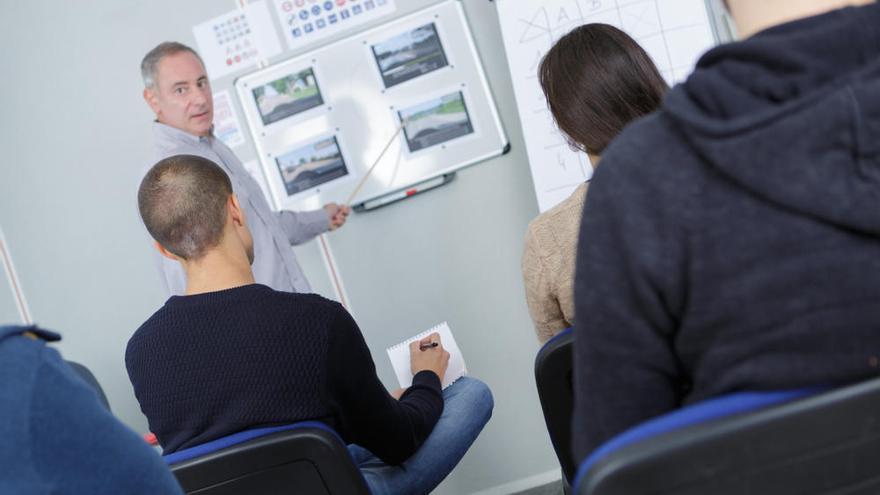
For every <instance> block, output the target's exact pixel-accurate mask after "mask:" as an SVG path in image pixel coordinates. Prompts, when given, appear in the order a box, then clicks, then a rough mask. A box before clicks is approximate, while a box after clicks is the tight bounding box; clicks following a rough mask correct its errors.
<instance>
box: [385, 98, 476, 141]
mask: <svg viewBox="0 0 880 495" xmlns="http://www.w3.org/2000/svg"><path fill="white" fill-rule="evenodd" d="M398 115H399V116H400V119H401V121H402V120H404V119H408V121H407V123H406V126H404V128H403V133H404V135H405V136H406V144H407V146H408V147H409V150H410V151H411V152H412V151H418V150H420V149H423V148H427V147H429V146H434V145H437V144H440V143H445V142H446V141H449V140H451V139H455V138H457V137H460V136H464V135H466V134H470V133H472V132H474V126H473V125H472V124H471V119H470V117H469V116H468V112H467V107H466V106H465V104H464V96H463V95H462V94H461V91H456V92H455V93H450V94H448V95H445V96H441V97H440V98H437V99H434V100H431V101H427V102H425V103H421V104H419V105H416V106H414V107H410V108H406V109H404V110H401V111H400V112H398Z"/></svg>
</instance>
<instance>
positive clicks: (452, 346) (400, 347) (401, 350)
mask: <svg viewBox="0 0 880 495" xmlns="http://www.w3.org/2000/svg"><path fill="white" fill-rule="evenodd" d="M434 332H437V333H439V334H440V343H441V344H442V345H443V348H444V349H446V351H447V352H449V366H448V367H447V368H446V376H444V377H443V388H444V389H445V388H446V387H448V386H450V385H452V383H453V382H454V381H455V380H458V379H459V378H461V377H462V376H464V375H466V374H467V367H466V366H465V364H464V356H462V355H461V349H459V348H458V344H456V343H455V338H454V337H453V336H452V330H450V329H449V325H447V324H446V322H445V321H444V322H443V323H441V324H439V325H437V326H435V327H433V328H429V329H428V330H425V331H424V332H422V333H420V334H418V335H415V336H413V337H410V338H408V339H406V340H404V341H403V342H401V343H399V344H397V345H393V346H391V347H389V348H388V349H385V350H386V351H387V352H388V357H389V358H390V359H391V365H392V366H393V367H394V373H395V374H396V375H397V381H398V382H400V386H401V388H406V387H409V386H410V385H412V379H413V374H412V371H410V363H409V345H410V343H412V342H415V341H417V340H422V339H424V338H425V337H427V336H428V335H431V334H432V333H434Z"/></svg>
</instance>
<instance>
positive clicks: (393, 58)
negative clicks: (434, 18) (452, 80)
mask: <svg viewBox="0 0 880 495" xmlns="http://www.w3.org/2000/svg"><path fill="white" fill-rule="evenodd" d="M373 55H374V56H375V57H376V63H378V64H379V72H381V73H382V80H383V82H384V83H385V87H386V88H390V87H392V86H395V85H397V84H400V83H402V82H404V81H409V80H410V79H412V78H415V77H419V76H421V75H423V74H427V73H429V72H431V71H435V70H437V69H439V68H441V67H446V65H447V64H448V62H447V61H446V54H445V53H443V45H441V44H440V38H439V37H438V36H437V29H436V28H435V27H434V24H433V23H431V24H425V25H424V26H421V27H417V28H415V29H413V30H412V31H407V32H405V33H403V34H399V35H397V36H395V37H393V38H391V39H389V40H386V41H383V42H382V43H378V44H376V45H373Z"/></svg>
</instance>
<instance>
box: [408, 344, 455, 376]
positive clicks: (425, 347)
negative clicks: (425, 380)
mask: <svg viewBox="0 0 880 495" xmlns="http://www.w3.org/2000/svg"><path fill="white" fill-rule="evenodd" d="M409 362H410V370H411V371H412V374H413V375H415V374H417V373H418V372H419V371H425V370H428V371H433V372H434V373H436V374H437V377H439V378H440V381H441V382H442V381H443V377H444V376H445V375H446V367H447V366H448V365H449V353H448V352H446V349H444V348H443V345H442V344H441V343H440V334H439V333H437V332H434V333H432V334H431V335H428V336H427V337H425V338H424V339H422V340H420V341H418V342H413V343H411V344H410V345H409Z"/></svg>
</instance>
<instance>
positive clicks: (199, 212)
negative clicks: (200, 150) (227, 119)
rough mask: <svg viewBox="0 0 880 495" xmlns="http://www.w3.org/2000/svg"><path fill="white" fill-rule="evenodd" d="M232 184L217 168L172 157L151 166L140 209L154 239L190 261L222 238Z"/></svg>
mask: <svg viewBox="0 0 880 495" xmlns="http://www.w3.org/2000/svg"><path fill="white" fill-rule="evenodd" d="M230 196H232V183H231V182H230V181H229V177H228V176H227V175H226V173H225V172H224V171H223V169H221V168H220V167H219V166H218V165H217V164H215V163H214V162H212V161H211V160H208V159H207V158H203V157H200V156H194V155H176V156H172V157H169V158H166V159H164V160H161V161H160V162H158V163H156V164H155V165H153V167H152V168H151V169H150V171H149V172H147V175H146V176H145V177H144V179H143V181H141V186H140V189H139V190H138V209H139V210H140V214H141V219H143V221H144V225H145V226H146V227H147V231H149V233H150V235H151V236H152V237H153V239H155V240H156V242H158V243H159V244H161V245H162V246H163V247H164V248H165V249H167V250H168V251H170V252H171V253H173V254H175V255H177V256H179V257H181V258H183V259H185V260H194V259H198V258H200V257H202V256H203V255H204V254H205V252H206V251H207V250H208V249H210V248H212V247H215V246H217V245H218V244H219V243H220V240H221V239H222V237H223V230H224V227H225V225H226V218H227V208H226V205H227V202H228V201H229V198H230Z"/></svg>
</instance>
